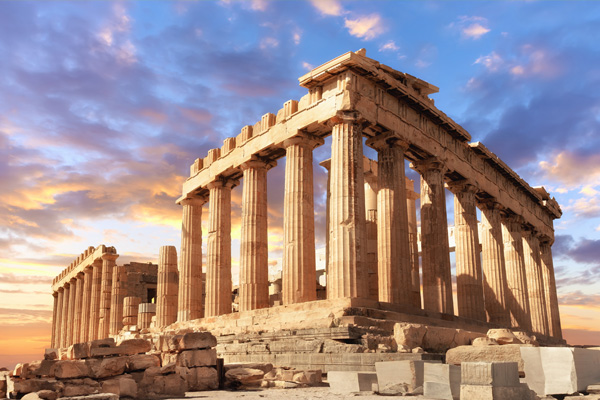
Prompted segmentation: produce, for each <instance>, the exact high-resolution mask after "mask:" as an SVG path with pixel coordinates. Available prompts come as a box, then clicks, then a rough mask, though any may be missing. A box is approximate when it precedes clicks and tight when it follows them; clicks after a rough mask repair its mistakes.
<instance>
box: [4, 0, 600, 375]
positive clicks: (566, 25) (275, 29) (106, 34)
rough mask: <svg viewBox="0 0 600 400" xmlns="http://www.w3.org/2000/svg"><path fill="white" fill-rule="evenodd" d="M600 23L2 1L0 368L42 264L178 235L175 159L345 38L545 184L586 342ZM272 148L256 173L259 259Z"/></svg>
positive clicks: (41, 279)
mask: <svg viewBox="0 0 600 400" xmlns="http://www.w3.org/2000/svg"><path fill="white" fill-rule="evenodd" d="M598 37H600V3H597V2H592V1H564V2H563V1H498V2H492V1H477V2H476V1H469V2H455V1H438V2H435V1H393V2H392V1H368V2H367V1H348V2H342V1H312V2H311V1H258V0H255V1H198V2H194V1H184V2H175V1H173V2H159V1H152V2H133V1H131V2H108V1H106V2H104V1H102V2H100V1H98V2H54V1H45V2H20V1H19V2H16V1H0V54H1V55H2V62H1V63H0V182H1V183H2V188H3V189H4V190H3V191H2V192H1V193H0V250H2V253H1V254H2V255H1V256H0V295H1V296H2V299H3V300H4V305H3V307H4V308H0V322H1V324H0V326H2V328H0V338H1V337H5V338H6V339H4V340H3V339H0V364H2V360H8V361H6V362H7V363H8V362H9V361H10V360H12V359H13V358H15V357H17V356H19V357H21V356H23V354H34V353H36V354H39V349H41V348H43V347H45V346H46V342H47V341H48V339H47V336H48V335H49V334H48V333H47V332H49V329H48V326H49V318H50V314H49V310H50V307H51V296H50V295H49V294H48V293H49V283H50V280H51V278H52V277H53V276H55V275H56V274H58V273H59V272H60V270H61V269H62V268H64V267H65V266H66V265H68V264H69V263H70V262H71V261H72V260H73V259H74V258H76V256H77V255H79V253H80V252H81V251H83V250H84V249H85V248H87V246H90V245H93V246H97V245H98V244H101V243H105V244H107V245H114V246H116V247H117V249H118V250H119V253H120V254H121V258H120V261H121V262H126V261H130V260H137V261H146V260H148V261H153V260H156V258H157V253H158V248H159V246H161V245H165V244H172V245H176V246H177V247H178V246H179V225H180V218H181V210H180V208H179V206H177V205H176V204H175V203H174V200H175V199H176V198H177V197H178V196H179V194H180V191H181V184H182V182H183V180H184V179H185V177H186V176H187V175H188V174H189V165H190V164H192V163H193V161H194V160H195V159H196V158H198V157H204V156H205V155H206V153H207V151H208V150H209V149H211V148H214V147H220V146H221V143H222V140H223V139H224V138H226V137H230V136H235V135H237V133H239V131H240V129H241V127H242V126H244V125H247V124H254V123H255V122H256V121H257V120H259V119H260V117H261V116H262V115H263V114H265V113H267V112H272V113H276V112H277V110H278V109H279V108H281V107H282V104H283V103H284V102H285V101H287V100H289V99H300V97H302V96H303V95H304V94H305V93H306V90H305V89H303V88H301V87H299V86H298V81H297V78H298V77H300V76H301V75H303V74H304V73H306V72H307V71H309V70H310V69H311V68H313V67H316V66H318V65H320V64H322V63H324V62H326V61H328V60H330V59H332V58H334V57H337V56H338V55H340V54H342V53H345V52H347V51H349V50H358V49H360V48H366V49H367V56H369V57H371V58H374V59H377V60H378V61H380V62H382V63H384V64H386V65H389V66H391V67H393V68H395V69H397V70H400V71H402V72H406V73H409V74H411V75H414V76H417V77H419V78H421V79H423V80H425V81H428V82H430V83H431V84H433V85H436V86H438V87H439V88H440V91H439V93H437V94H434V95H432V96H431V97H432V98H433V99H435V104H436V106H437V107H438V108H439V109H441V110H442V111H443V112H445V113H446V114H448V115H449V116H450V117H452V118H453V119H454V120H456V121H457V122H458V123H460V124H461V125H462V126H463V127H464V128H466V129H467V130H468V131H469V133H470V134H471V135H472V137H473V141H482V142H483V143H484V144H485V145H486V146H487V147H488V148H489V149H490V150H492V151H493V152H495V153H496V154H498V155H499V156H500V157H501V158H502V159H503V160H504V161H505V162H506V163H507V164H508V165H509V166H510V167H512V168H513V169H514V170H515V171H517V172H518V173H519V175H521V176H522V177H523V178H524V179H525V180H526V181H528V182H529V183H530V184H531V185H532V186H538V185H543V186H545V187H546V189H547V190H548V191H550V192H551V194H552V195H553V196H555V197H556V199H557V200H558V202H559V203H560V204H561V206H562V209H563V212H564V214H563V217H562V219H560V220H557V221H555V227H556V234H557V239H556V244H555V246H554V248H553V251H554V255H555V267H556V270H557V279H558V284H559V298H560V301H561V313H562V315H563V326H564V327H565V328H566V330H565V332H566V334H567V336H568V337H569V335H571V337H572V338H573V340H575V341H577V342H585V343H591V342H594V343H597V344H600V333H599V331H598V329H599V328H598V327H597V326H598V323H597V321H598V318H599V317H600V306H599V304H600V301H599V300H600V290H599V289H600V283H598V280H599V279H598V278H600V196H599V192H600V94H599V90H598V89H599V88H600V44H598ZM324 158H328V154H327V150H326V146H325V147H324V148H320V149H317V151H316V152H315V159H316V161H320V160H322V159H324ZM284 164H285V163H284V161H283V160H281V161H280V162H279V165H278V166H277V167H276V168H274V169H273V170H271V172H270V173H269V179H270V181H269V213H270V214H269V217H270V219H269V225H270V247H269V248H270V253H269V256H270V259H271V261H272V263H271V264H272V268H273V269H274V270H275V269H277V268H278V265H280V264H278V263H279V261H278V259H279V257H280V243H281V235H280V233H281V224H282V210H283V206H282V198H283V193H282V191H281V190H280V188H281V187H282V185H281V183H282V182H283V170H284ZM315 171H316V176H315V191H316V192H318V193H321V194H323V191H324V188H325V175H324V173H323V171H322V170H321V169H319V168H315ZM412 176H413V177H414V176H415V175H414V174H413V175H412ZM240 197H241V189H240V188H236V189H234V192H233V200H234V206H233V213H234V214H235V213H237V212H239V200H240ZM323 200H324V196H318V197H317V199H316V217H317V247H322V246H323V245H324V241H323V234H322V233H321V234H320V233H319V232H322V229H321V228H322V226H323V221H324V213H325V209H324V202H323ZM449 211H451V210H449ZM236 215H237V214H236ZM206 217H207V214H206V211H205V218H204V219H205V220H206V219H207V218H206ZM236 221H237V220H236V218H235V216H234V232H233V238H234V246H236V243H238V242H236V240H237V238H239V224H236ZM236 232H237V233H236ZM236 235H237V236H236ZM235 264H236V260H235V251H234V268H235ZM234 275H235V273H234ZM3 331H4V332H3ZM17 332H28V333H27V334H26V335H29V336H27V337H30V338H31V341H30V342H28V344H27V349H36V350H35V351H33V350H31V351H30V353H28V352H27V350H26V349H25V348H18V349H17V347H15V346H16V345H15V343H16V342H14V340H16V339H14V338H19V337H20V336H21V337H22V336H23V334H18V333H17ZM15 335H16V336H15ZM48 338H49V336H48ZM11 340H13V341H11ZM21 341H22V340H21ZM2 355H4V356H6V357H8V356H10V357H13V358H10V357H8V358H4V359H3V358H2ZM0 366H1V365H0Z"/></svg>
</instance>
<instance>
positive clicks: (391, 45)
mask: <svg viewBox="0 0 600 400" xmlns="http://www.w3.org/2000/svg"><path fill="white" fill-rule="evenodd" d="M398 50H400V47H399V46H398V45H396V42H394V41H393V40H389V41H387V42H385V43H384V44H382V45H381V46H379V51H380V52H383V51H398Z"/></svg>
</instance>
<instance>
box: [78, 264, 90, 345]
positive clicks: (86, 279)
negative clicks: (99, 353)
mask: <svg viewBox="0 0 600 400" xmlns="http://www.w3.org/2000/svg"><path fill="white" fill-rule="evenodd" d="M82 292H83V301H82V303H81V328H80V329H79V343H83V342H87V341H88V340H89V331H90V309H91V301H92V268H87V267H86V268H84V269H83V291H82Z"/></svg>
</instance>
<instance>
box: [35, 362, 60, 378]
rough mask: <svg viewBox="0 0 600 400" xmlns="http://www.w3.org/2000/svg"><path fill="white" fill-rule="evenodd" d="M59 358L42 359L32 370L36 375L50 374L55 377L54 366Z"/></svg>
mask: <svg viewBox="0 0 600 400" xmlns="http://www.w3.org/2000/svg"><path fill="white" fill-rule="evenodd" d="M57 362H58V360H42V361H40V362H39V365H37V368H35V369H32V370H31V374H32V375H34V376H48V377H53V376H54V375H53V374H52V367H53V366H54V364H56V363H57Z"/></svg>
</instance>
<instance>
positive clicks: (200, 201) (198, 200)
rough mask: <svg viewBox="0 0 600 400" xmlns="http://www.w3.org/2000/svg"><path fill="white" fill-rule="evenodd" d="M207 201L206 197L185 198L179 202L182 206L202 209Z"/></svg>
mask: <svg viewBox="0 0 600 400" xmlns="http://www.w3.org/2000/svg"><path fill="white" fill-rule="evenodd" d="M207 201H208V199H206V197H201V196H198V197H187V198H185V199H183V200H181V201H180V202H179V204H181V205H182V206H198V207H202V206H203V205H204V204H205V203H206V202H207Z"/></svg>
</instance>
